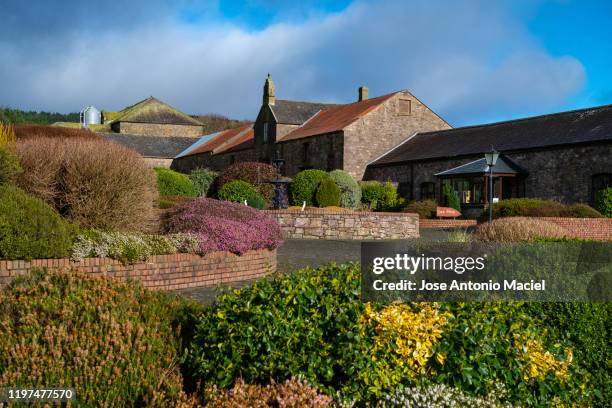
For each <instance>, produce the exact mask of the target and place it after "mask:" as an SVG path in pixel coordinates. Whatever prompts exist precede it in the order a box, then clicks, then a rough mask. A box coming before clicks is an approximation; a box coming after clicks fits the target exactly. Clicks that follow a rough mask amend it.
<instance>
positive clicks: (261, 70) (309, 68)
mask: <svg viewBox="0 0 612 408" xmlns="http://www.w3.org/2000/svg"><path fill="white" fill-rule="evenodd" d="M490 3H491V2H472V3H470V4H469V5H468V4H467V3H464V2H461V3H459V2H447V3H441V2H426V1H421V2H411V3H407V2H402V1H397V2H385V3H380V2H376V3H367V4H366V3H363V4H356V5H353V6H351V7H349V8H348V9H346V10H345V11H343V12H341V13H339V14H335V15H331V16H327V17H325V18H317V19H311V20H307V21H305V22H303V23H299V24H293V25H289V24H274V25H271V26H269V27H268V28H266V29H265V30H263V31H257V32H251V31H247V30H244V29H241V28H240V27H237V26H234V25H231V24H218V25H214V26H207V27H198V26H196V25H184V24H180V23H178V22H175V21H170V20H169V19H160V20H152V21H149V22H147V23H140V24H139V25H138V26H135V27H129V29H128V28H126V27H122V28H116V27H115V28H111V29H109V30H106V31H100V32H99V33H94V32H86V33H84V34H81V35H75V34H74V33H73V34H71V35H65V36H61V37H60V38H57V39H55V38H50V39H49V42H50V43H53V47H52V48H53V51H54V52H31V53H30V52H28V50H27V49H26V48H25V47H23V46H21V48H19V49H17V48H15V47H11V46H8V45H6V44H4V45H3V44H2V43H0V58H2V60H3V61H6V60H8V61H10V63H8V64H3V66H2V67H0V104H3V105H13V106H23V107H27V108H37V109H47V110H59V111H76V110H78V109H80V108H81V107H82V106H84V105H86V104H95V105H96V106H98V107H100V108H105V109H120V108H122V107H123V106H125V105H128V104H131V103H134V102H135V101H137V100H139V99H141V98H144V97H147V96H149V95H151V94H152V95H155V96H157V97H159V98H161V99H163V100H166V101H168V102H169V103H171V104H173V105H175V106H177V107H178V108H179V109H182V110H184V111H186V112H190V113H205V112H217V113H222V114H226V115H228V116H232V117H238V118H244V117H253V116H254V114H255V113H256V112H257V109H258V107H259V104H260V101H261V88H262V86H263V80H264V78H265V74H266V73H268V72H270V73H272V75H273V77H274V79H275V80H276V84H277V96H278V97H279V98H294V99H308V100H323V101H336V102H344V101H351V100H354V99H355V98H356V94H357V91H356V89H357V87H358V86H359V85H361V84H367V85H368V86H369V87H370V94H382V93H385V92H390V91H394V90H398V89H410V90H411V91H413V92H414V93H415V94H416V96H418V97H419V98H421V99H422V100H424V101H425V102H426V103H428V104H429V105H430V106H431V107H432V108H434V109H435V110H437V111H438V112H439V113H441V114H442V115H443V116H444V117H446V118H448V119H449V120H450V121H451V122H454V123H465V122H471V121H473V120H474V119H475V118H477V119H481V118H486V117H499V116H500V115H513V114H519V113H521V114H522V113H531V112H541V111H546V110H549V109H556V108H559V107H562V106H563V104H564V103H565V102H566V101H567V99H568V98H570V97H572V96H574V95H575V94H576V93H577V92H579V91H580V90H581V88H582V87H583V84H584V82H585V71H584V68H583V66H582V64H581V63H580V62H579V61H578V60H576V59H575V58H573V57H571V56H553V55H550V54H549V53H547V51H546V50H545V49H543V48H542V47H541V46H540V45H539V44H538V43H537V41H536V40H535V39H534V38H532V37H531V36H530V34H529V32H528V31H527V29H526V28H525V27H524V26H523V25H522V24H521V22H520V21H518V20H517V19H516V18H514V17H513V15H512V14H511V13H509V12H507V11H506V10H505V9H503V8H502V7H501V6H497V5H492V4H490ZM496 4H497V3H496ZM109 18H112V17H111V16H109ZM9 54H10V58H8V59H5V58H6V56H8V55H9Z"/></svg>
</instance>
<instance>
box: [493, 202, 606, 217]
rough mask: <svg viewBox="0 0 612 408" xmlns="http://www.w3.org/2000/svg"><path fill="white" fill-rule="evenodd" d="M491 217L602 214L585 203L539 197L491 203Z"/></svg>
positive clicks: (592, 215) (599, 215)
mask: <svg viewBox="0 0 612 408" xmlns="http://www.w3.org/2000/svg"><path fill="white" fill-rule="evenodd" d="M493 217H495V218H501V217H576V218H600V217H602V215H601V214H600V213H599V212H597V211H596V210H595V209H593V208H591V207H589V206H588V205H586V204H573V205H565V204H562V203H559V202H557V201H552V200H543V199H541V198H509V199H504V200H499V201H498V202H497V203H495V204H493Z"/></svg>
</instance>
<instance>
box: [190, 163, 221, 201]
mask: <svg viewBox="0 0 612 408" xmlns="http://www.w3.org/2000/svg"><path fill="white" fill-rule="evenodd" d="M217 176H218V174H217V172H215V171H212V170H210V169H195V170H193V171H192V172H191V173H189V179H190V180H191V183H192V184H193V188H194V189H195V195H196V196H198V197H206V196H209V195H211V194H212V187H213V183H214V181H215V179H216V178H217Z"/></svg>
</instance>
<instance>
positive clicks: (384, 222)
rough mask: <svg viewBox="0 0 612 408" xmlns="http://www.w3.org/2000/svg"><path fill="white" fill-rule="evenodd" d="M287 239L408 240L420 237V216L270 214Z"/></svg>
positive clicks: (320, 212) (316, 211)
mask: <svg viewBox="0 0 612 408" xmlns="http://www.w3.org/2000/svg"><path fill="white" fill-rule="evenodd" d="M266 212H267V213H268V215H270V216H271V217H272V218H274V219H275V220H276V221H277V222H278V223H279V224H280V226H281V229H282V230H283V235H284V236H285V238H305V239H354V240H362V239H406V238H418V237H419V226H418V224H419V216H418V215H417V214H410V213H382V212H380V213H373V212H351V213H337V212H328V211H326V210H325V209H312V210H306V211H283V210H268V211H266Z"/></svg>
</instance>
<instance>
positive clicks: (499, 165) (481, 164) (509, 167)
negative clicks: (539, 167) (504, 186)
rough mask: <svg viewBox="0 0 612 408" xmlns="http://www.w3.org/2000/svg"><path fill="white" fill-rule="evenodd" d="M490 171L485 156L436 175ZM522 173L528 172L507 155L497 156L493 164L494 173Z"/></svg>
mask: <svg viewBox="0 0 612 408" xmlns="http://www.w3.org/2000/svg"><path fill="white" fill-rule="evenodd" d="M488 172H489V166H487V161H486V159H485V158H484V157H483V158H482V159H478V160H474V161H473V162H470V163H466V164H464V165H462V166H458V167H454V168H452V169H449V170H446V171H443V172H440V173H437V174H436V176H455V175H461V174H484V173H488ZM500 173H503V174H521V173H527V172H526V171H525V170H524V169H523V168H521V167H520V166H519V165H517V164H516V163H514V162H513V161H512V160H510V159H509V158H507V157H504V156H502V155H500V156H499V157H498V158H497V162H496V163H495V166H493V174H500Z"/></svg>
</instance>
